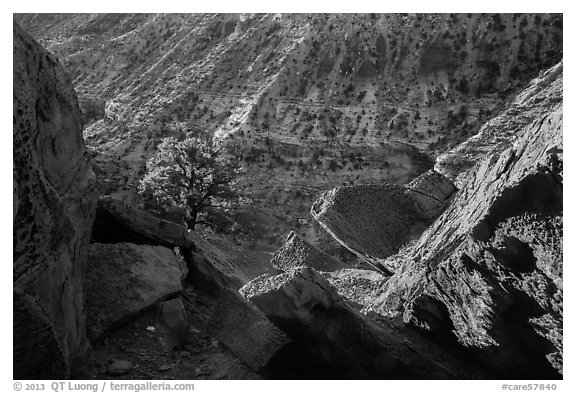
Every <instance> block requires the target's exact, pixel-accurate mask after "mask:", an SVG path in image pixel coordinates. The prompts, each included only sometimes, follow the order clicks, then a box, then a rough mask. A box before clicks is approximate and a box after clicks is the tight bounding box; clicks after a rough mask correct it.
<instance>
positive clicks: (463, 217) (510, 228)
mask: <svg viewBox="0 0 576 393" xmlns="http://www.w3.org/2000/svg"><path fill="white" fill-rule="evenodd" d="M543 78H544V79H546V80H547V82H546V83H543V84H542V83H537V84H538V85H539V86H540V87H542V88H544V92H543V94H540V97H541V98H542V99H543V100H544V101H541V102H540V103H539V105H538V108H537V114H536V117H535V118H533V116H532V115H533V114H532V113H530V112H529V110H530V108H529V107H528V108H526V110H527V111H528V113H524V112H519V113H518V114H517V117H514V118H511V119H509V122H510V123H512V124H513V125H514V127H515V128H514V130H515V135H516V139H515V141H514V142H513V143H510V144H509V146H510V147H508V148H507V149H505V150H503V151H496V152H495V154H493V155H490V156H488V157H486V158H485V159H483V160H481V161H480V163H479V165H477V166H476V167H475V168H473V169H472V170H470V171H469V172H468V173H467V174H466V176H464V177H462V179H464V180H463V183H462V187H461V190H460V191H459V192H458V194H457V195H456V197H455V198H454V199H453V200H452V201H451V203H450V206H449V207H448V208H447V209H446V211H445V212H444V213H443V214H442V215H441V216H440V217H439V218H438V219H437V220H436V221H435V222H434V224H433V225H432V226H431V227H430V228H429V229H428V230H427V231H426V232H424V233H423V234H422V236H421V237H420V239H418V240H417V241H415V242H414V243H412V244H410V245H409V246H407V247H406V248H404V249H402V250H401V251H400V252H399V253H398V254H397V255H394V256H393V257H390V259H394V261H391V262H390V263H391V264H397V265H398V266H401V268H400V269H399V270H398V271H397V272H396V274H395V275H394V276H393V277H391V278H390V279H389V280H388V281H387V282H386V283H384V284H383V286H382V293H381V295H380V296H378V298H377V299H375V301H374V302H373V303H372V306H371V307H369V308H367V309H370V310H372V311H375V312H376V313H378V314H380V315H383V316H386V317H387V318H389V317H391V316H397V317H399V318H401V319H402V320H403V321H404V322H405V323H408V324H411V325H413V326H419V327H420V328H421V329H422V331H423V332H426V334H427V335H428V336H430V337H432V338H433V339H434V340H436V341H437V342H445V343H446V346H447V348H455V347H457V346H458V345H460V346H462V347H465V348H467V350H468V351H469V353H470V357H471V358H474V359H475V360H476V361H477V362H478V364H484V365H486V366H488V367H490V368H491V369H492V371H491V373H492V375H493V376H494V377H495V378H542V379H548V378H560V377H561V376H560V373H561V372H562V320H563V317H562V315H563V279H562V277H563V275H562V254H563V252H562V243H563V231H562V222H563V218H562V217H563V178H562V174H563V172H562V167H563V164H562V162H563V159H562V156H563V154H562V151H563V145H562V118H563V114H562V102H561V101H560V102H559V101H558V99H557V97H558V90H560V93H561V90H562V72H561V71H560V72H559V73H554V74H552V77H551V76H550V74H549V73H546V74H544V76H543ZM523 94H524V92H523V93H520V97H522V96H523ZM542 107H547V108H548V109H547V111H546V112H545V113H542V111H541V109H542ZM496 133H497V132H496ZM448 332H450V333H448Z"/></svg>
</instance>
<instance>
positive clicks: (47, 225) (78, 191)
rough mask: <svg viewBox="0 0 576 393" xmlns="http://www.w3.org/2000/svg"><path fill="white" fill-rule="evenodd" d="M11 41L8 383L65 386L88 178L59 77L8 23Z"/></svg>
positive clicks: (73, 359)
mask: <svg viewBox="0 0 576 393" xmlns="http://www.w3.org/2000/svg"><path fill="white" fill-rule="evenodd" d="M13 40H14V50H13V83H14V84H13V98H14V99H13V126H14V128H13V142H14V143H13V147H14V150H13V160H14V167H13V199H14V205H13V208H14V211H13V226H14V234H13V236H14V237H13V241H14V276H13V285H14V289H15V290H18V293H19V295H18V296H15V297H14V365H15V368H14V370H15V371H14V377H15V378H19V379H33V378H44V379H55V378H65V377H69V375H70V366H71V365H78V364H79V363H80V362H79V361H80V359H81V358H82V357H83V356H84V353H85V350H86V346H87V341H86V336H85V322H84V306H83V281H82V280H83V275H84V264H85V254H86V247H87V244H88V241H89V239H90V231H91V228H92V221H93V219H94V209H95V192H94V187H93V184H94V175H93V173H92V170H91V168H90V164H89V162H88V159H87V156H86V149H85V146H84V141H83V139H82V130H81V124H80V111H79V108H78V102H77V99H76V96H75V93H74V90H73V88H72V85H71V83H70V81H69V79H68V78H67V76H66V74H65V73H64V70H63V69H62V67H61V66H60V64H59V63H58V61H57V60H56V59H55V58H54V57H53V56H52V55H50V54H48V52H46V51H45V50H44V49H43V48H42V47H40V45H38V44H37V43H36V42H35V41H34V40H33V39H32V38H30V37H29V36H28V35H27V34H26V33H25V32H23V31H22V29H21V28H20V27H19V26H18V25H16V24H14V28H13ZM23 329H25V330H26V331H23ZM52 335H53V337H52ZM27 337H28V338H30V337H36V338H34V339H33V340H32V341H30V342H23V341H26V340H28V338H27ZM40 338H42V340H43V342H44V344H43V345H39V346H37V347H31V346H30V345H29V344H30V343H31V342H36V340H38V339H40ZM23 363H27V364H28V365H29V367H24V368H19V367H16V365H22V364H23ZM38 364H43V366H39V367H33V365H38ZM45 366H46V367H48V368H45ZM72 371H74V370H72Z"/></svg>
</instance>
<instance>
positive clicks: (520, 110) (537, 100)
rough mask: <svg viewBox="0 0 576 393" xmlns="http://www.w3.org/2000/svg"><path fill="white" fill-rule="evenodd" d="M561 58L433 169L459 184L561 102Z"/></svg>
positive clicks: (510, 144) (443, 156) (441, 158)
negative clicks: (483, 161)
mask: <svg viewBox="0 0 576 393" xmlns="http://www.w3.org/2000/svg"><path fill="white" fill-rule="evenodd" d="M562 72H563V62H562V61H561V62H560V63H558V64H556V65H555V66H554V67H551V68H550V69H548V70H546V71H545V72H544V71H543V72H541V75H540V76H539V77H538V78H535V79H534V80H532V81H531V82H530V84H529V85H528V86H527V87H526V88H525V89H524V90H522V91H521V92H520V93H519V94H518V95H517V96H516V97H515V98H514V100H513V101H512V103H511V104H510V105H509V106H508V107H507V108H506V109H505V110H504V111H503V112H502V113H501V114H500V115H498V116H496V117H495V118H493V119H491V120H489V121H488V122H486V123H485V124H484V125H483V126H482V127H481V128H480V131H479V132H478V134H476V135H474V136H473V137H472V138H470V139H468V140H466V141H465V142H464V143H462V144H460V145H458V146H457V147H455V148H454V149H452V150H450V151H448V152H446V153H444V154H442V155H441V156H440V157H438V159H437V160H436V165H435V166H434V169H435V170H437V171H438V172H440V173H442V174H443V175H445V176H447V177H448V178H449V179H451V180H452V181H454V183H455V184H456V185H457V186H458V187H460V186H461V184H462V183H463V182H465V181H466V177H467V171H468V170H469V169H470V168H472V167H474V165H476V164H477V163H478V162H479V161H481V160H482V159H483V158H485V157H486V156H489V155H493V154H495V153H502V152H503V151H504V150H506V149H508V148H510V147H511V146H512V144H513V143H514V141H515V139H516V138H517V137H518V136H519V135H518V134H521V132H520V131H521V130H523V128H524V126H525V125H526V124H528V123H530V122H532V121H536V120H538V119H540V120H541V119H542V118H545V117H546V115H547V114H548V113H549V111H550V107H551V106H552V105H555V104H557V103H559V102H562V93H563V89H562Z"/></svg>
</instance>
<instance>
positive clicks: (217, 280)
mask: <svg viewBox="0 0 576 393" xmlns="http://www.w3.org/2000/svg"><path fill="white" fill-rule="evenodd" d="M187 240H188V242H189V244H190V247H189V248H187V249H186V250H184V258H185V259H186V262H187V263H188V267H189V269H190V274H189V275H188V282H190V283H192V284H193V285H194V286H196V287H197V288H200V289H202V290H205V291H207V292H209V293H211V294H213V295H214V296H219V293H220V292H221V291H222V290H225V289H234V290H238V289H240V287H242V286H243V285H245V284H246V283H248V282H249V281H250V280H252V279H254V278H256V277H258V276H260V275H261V274H275V273H278V272H279V270H278V269H276V268H275V267H274V266H272V264H271V263H270V260H269V258H270V257H269V256H268V255H263V253H257V252H250V251H249V250H243V249H242V248H241V247H238V246H237V245H233V244H232V243H231V242H230V241H229V240H226V239H222V238H220V237H217V236H215V237H214V238H207V237H204V236H201V235H199V234H197V233H195V232H189V233H188V236H187Z"/></svg>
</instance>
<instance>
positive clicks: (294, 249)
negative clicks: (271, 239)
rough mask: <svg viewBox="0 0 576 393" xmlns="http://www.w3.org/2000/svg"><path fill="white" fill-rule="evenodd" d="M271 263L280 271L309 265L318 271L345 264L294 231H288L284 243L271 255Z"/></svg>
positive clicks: (341, 267) (333, 268)
mask: <svg viewBox="0 0 576 393" xmlns="http://www.w3.org/2000/svg"><path fill="white" fill-rule="evenodd" d="M272 265H273V266H274V267H276V268H278V269H280V270H282V271H285V272H286V271H289V270H291V269H294V268H298V267H302V266H309V267H313V268H314V269H316V270H319V271H334V270H338V269H343V268H345V267H347V265H346V264H344V263H342V262H340V261H339V260H337V259H335V258H333V257H331V256H330V255H328V254H326V253H325V252H323V251H321V250H319V249H317V248H316V247H314V246H312V245H311V244H309V243H308V242H306V241H305V240H304V239H302V238H301V237H300V236H298V235H297V234H296V233H294V231H292V232H290V234H289V235H288V237H287V238H286V242H285V243H284V245H283V246H282V247H281V248H280V249H279V250H278V251H276V253H275V254H274V256H273V257H272Z"/></svg>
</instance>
